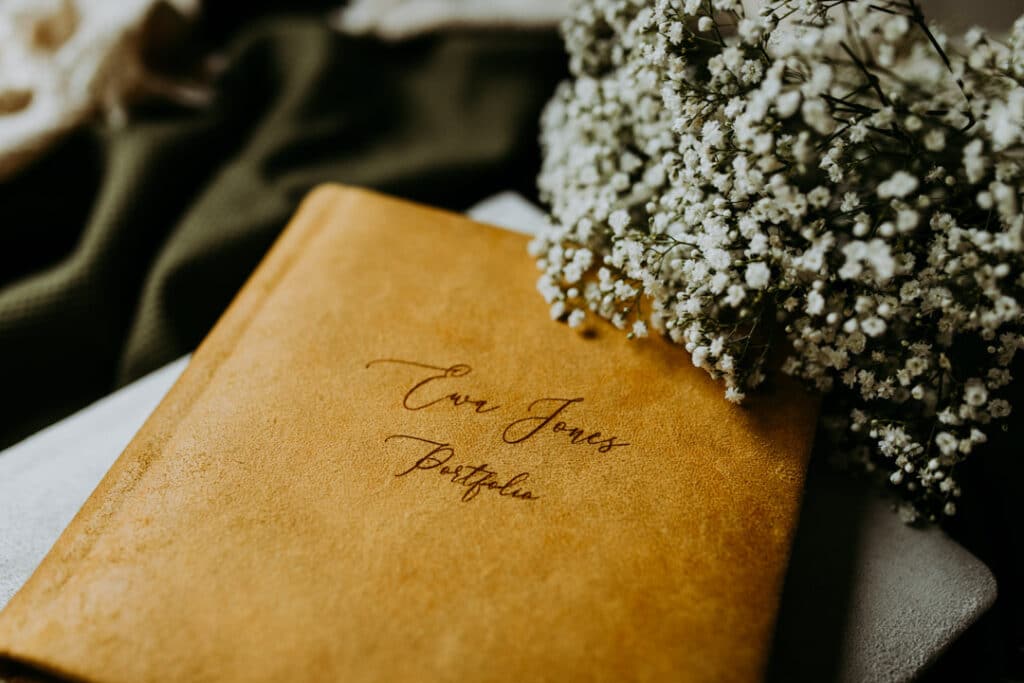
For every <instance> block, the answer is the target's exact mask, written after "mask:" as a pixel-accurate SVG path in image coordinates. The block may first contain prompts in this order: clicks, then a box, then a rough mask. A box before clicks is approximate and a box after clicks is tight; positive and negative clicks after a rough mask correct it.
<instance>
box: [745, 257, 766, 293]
mask: <svg viewBox="0 0 1024 683" xmlns="http://www.w3.org/2000/svg"><path fill="white" fill-rule="evenodd" d="M771 274H772V273H771V270H770V269H769V268H768V264H766V263H763V262H761V261H758V262H755V263H750V264H748V265H747V270H746V273H745V275H744V279H745V280H746V283H747V287H750V288H751V289H764V288H765V287H767V286H768V281H769V280H770V279H771Z"/></svg>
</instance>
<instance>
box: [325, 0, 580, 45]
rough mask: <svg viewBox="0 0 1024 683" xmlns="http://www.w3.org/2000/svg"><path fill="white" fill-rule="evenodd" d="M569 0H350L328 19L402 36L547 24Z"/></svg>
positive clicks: (346, 27)
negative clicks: (452, 30)
mask: <svg viewBox="0 0 1024 683" xmlns="http://www.w3.org/2000/svg"><path fill="white" fill-rule="evenodd" d="M571 7H572V2H571V0H352V2H351V3H349V4H348V6H346V7H345V8H343V9H341V10H339V11H338V12H337V13H336V14H335V15H334V19H333V24H334V26H335V27H336V28H338V29H339V30H341V31H344V32H345V33H354V34H365V33H371V34H374V35H377V36H379V37H381V38H385V39H387V40H402V39H405V38H410V37H412V36H415V35H419V34H422V33H431V32H434V31H441V30H447V29H459V28H552V27H554V26H557V25H558V22H560V21H561V20H562V19H563V18H564V17H566V16H567V15H568V14H569V12H570V10H571Z"/></svg>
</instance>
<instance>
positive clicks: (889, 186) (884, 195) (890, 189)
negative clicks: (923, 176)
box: [877, 171, 918, 199]
mask: <svg viewBox="0 0 1024 683" xmlns="http://www.w3.org/2000/svg"><path fill="white" fill-rule="evenodd" d="M917 185H918V181H917V178H915V177H914V176H912V175H910V174H909V173H907V172H906V171H896V172H895V173H893V174H892V176H891V177H890V178H889V179H888V180H885V181H883V182H881V183H879V184H878V189H877V193H878V196H879V197H880V198H881V199H889V198H891V197H906V196H907V195H908V194H910V193H911V192H913V191H914V190H916V189H917Z"/></svg>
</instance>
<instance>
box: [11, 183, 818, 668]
mask: <svg viewBox="0 0 1024 683" xmlns="http://www.w3.org/2000/svg"><path fill="white" fill-rule="evenodd" d="M525 246H526V238H524V237H522V236H519V235H515V234H511V233H508V232H505V231H502V230H498V229H495V228H490V227H485V226H481V225H478V224H475V223H473V222H471V221H469V220H467V219H465V218H462V217H459V216H456V215H452V214H449V213H445V212H442V211H437V210H433V209H428V208H423V207H419V206H415V205H413V204H409V203H405V202H401V201H398V200H394V199H389V198H386V197H383V196H380V195H376V194H373V193H370V192H366V191H362V190H356V189H348V188H342V187H334V186H332V187H324V188H320V189H318V190H316V191H315V192H314V193H313V194H312V195H311V196H310V197H309V198H308V199H307V200H306V201H305V202H304V203H303V205H302V207H301V209H300V211H299V212H298V214H297V215H296V217H295V219H294V220H293V221H292V224H291V225H290V226H289V228H288V229H287V230H286V231H285V233H284V235H283V236H282V237H281V239H280V240H279V242H278V244H277V245H276V246H275V247H274V248H273V250H272V251H271V253H270V254H269V255H268V256H267V258H266V259H265V260H264V262H263V263H262V264H261V266H260V267H259V268H258V270H257V271H256V273H255V274H254V275H253V277H252V278H251V280H250V281H249V283H248V284H247V285H246V286H245V288H244V289H243V290H242V292H241V293H240V294H239V295H238V297H237V298H236V300H235V301H234V303H233V304H232V305H231V307H230V308H229V310H228V311H227V312H226V313H225V315H224V316H223V318H222V319H221V320H220V322H219V323H218V324H217V326H216V328H215V329H214V330H213V332H212V333H211V334H210V335H209V337H208V338H207V339H206V341H205V342H203V344H202V346H201V347H200V348H199V350H198V351H197V352H196V354H195V356H194V358H193V360H192V362H191V364H190V365H189V367H188V369H187V371H186V372H185V374H184V376H183V377H182V379H181V380H180V381H179V382H178V383H177V385H176V386H175V387H174V389H173V390H172V391H171V392H170V393H169V395H168V396H167V398H166V399H165V400H164V401H163V403H162V404H161V405H160V407H159V408H158V409H157V410H156V412H155V413H154V414H153V415H152V416H151V417H150V419H149V420H148V422H147V423H146V425H145V426H144V427H143V428H142V430H141V431H140V432H139V433H138V435H137V436H136V437H135V439H134V441H133V442H132V443H131V445H129V446H128V448H127V449H126V450H125V452H124V454H123V455H122V456H121V457H120V459H119V460H118V462H117V463H116V464H115V466H114V467H113V468H112V469H111V471H110V472H109V473H108V475H107V476H106V478H105V479H104V480H103V482H102V483H101V484H100V486H99V487H98V488H97V490H96V491H95V493H94V494H93V495H92V497H91V498H90V499H89V501H88V502H87V503H86V505H85V506H84V507H83V509H82V511H81V512H80V513H79V515H78V516H77V517H76V518H75V520H74V521H73V522H72V523H71V525H70V526H69V527H68V529H67V530H66V531H65V533H64V534H63V535H62V537H61V538H60V540H59V541H58V542H57V544H56V545H55V546H54V548H53V549H52V551H51V552H50V553H49V555H48V556H47V558H46V559H45V560H44V561H43V563H42V565H41V566H40V567H39V569H38V570H37V571H36V573H35V574H34V575H33V576H32V578H31V579H30V581H29V582H28V583H27V584H26V586H25V587H24V588H23V589H22V590H21V592H20V593H18V594H17V595H16V596H15V597H14V598H13V599H12V600H11V602H10V603H9V604H8V606H7V607H6V609H5V610H4V611H3V612H2V614H0V654H2V655H4V656H6V657H9V658H13V659H16V660H19V661H22V662H28V663H30V664H32V665H34V666H37V667H39V668H41V669H43V670H46V671H50V672H54V673H57V674H60V675H65V676H69V677H72V678H77V679H82V680H86V681H103V682H109V683H117V682H122V681H123V682H132V683H137V682H140V681H169V680H175V681H284V680H287V681H305V680H315V681H322V680H336V681H464V680H472V681H520V680H522V681H566V680H609V681H619V680H690V681H700V680H708V681H724V680H755V679H757V678H759V677H760V676H761V674H762V672H763V669H764V666H765V663H766V658H767V655H768V651H769V648H770V643H771V636H772V630H773V626H774V621H775V615H776V610H777V605H778V599H779V593H780V589H781V584H782V580H783V575H784V571H785V568H786V562H787V558H788V553H789V547H790V541H791V537H792V533H793V529H794V525H795V521H796V517H797V510H798V504H799V498H800V492H801V487H802V485H803V477H804V471H805V465H806V459H807V456H808V451H809V447H810V442H811V437H812V433H813V423H814V420H813V415H814V411H815V402H814V400H813V399H811V398H809V397H808V396H807V395H805V394H804V393H802V392H801V391H799V390H798V389H797V388H796V387H795V386H794V385H792V384H788V383H786V382H785V381H780V382H779V383H778V384H777V385H776V389H775V393H773V394H771V395H767V396H761V397H759V398H757V399H755V400H754V401H751V402H750V404H749V405H747V406H745V407H742V408H740V407H736V406H733V405H731V404H729V403H727V402H726V401H725V400H724V399H723V398H722V390H721V387H719V386H717V385H716V384H715V383H714V382H713V381H712V380H710V379H709V378H708V377H707V376H706V375H705V374H704V373H703V371H701V370H698V369H695V368H694V367H693V366H692V364H691V363H690V361H689V358H688V356H687V355H686V354H685V352H683V351H682V350H681V349H678V348H674V347H671V346H670V345H669V344H667V343H665V342H663V341H661V340H659V339H654V338H651V339H645V340H634V341H630V340H627V339H626V338H625V337H624V335H623V334H622V333H621V332H619V331H617V330H613V329H611V328H606V327H598V328H597V329H596V330H595V331H594V333H593V334H590V335H586V336H581V335H580V334H579V333H577V332H576V331H574V330H571V329H569V328H568V326H566V325H562V324H557V323H554V322H552V321H551V320H549V319H548V316H547V312H546V305H545V304H544V302H543V300H542V299H541V298H540V296H538V295H537V293H536V292H535V290H534V282H535V281H536V270H535V266H534V264H533V262H532V260H531V259H530V257H529V256H528V255H527V254H526V249H525Z"/></svg>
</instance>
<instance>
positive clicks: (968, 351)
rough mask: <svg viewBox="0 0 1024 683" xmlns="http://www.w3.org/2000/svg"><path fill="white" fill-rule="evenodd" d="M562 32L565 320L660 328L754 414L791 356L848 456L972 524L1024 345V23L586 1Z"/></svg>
mask: <svg viewBox="0 0 1024 683" xmlns="http://www.w3.org/2000/svg"><path fill="white" fill-rule="evenodd" d="M564 36H565V41H566V45H567V49H568V52H569V55H570V69H571V73H572V76H573V78H572V79H571V80H570V81H567V82H565V83H563V84H562V85H561V86H560V88H559V90H558V92H557V93H556V95H555V97H554V99H553V100H552V102H551V103H550V104H549V105H548V107H547V109H546V111H545V114H544V117H543V121H542V130H543V132H542V146H543V149H544V155H545V156H544V164H543V168H542V171H541V175H540V178H539V186H540V190H541V193H542V197H543V199H544V200H545V201H546V202H548V203H549V204H550V207H551V213H552V225H551V226H550V227H549V229H548V230H547V231H546V232H544V233H543V234H542V235H540V236H539V237H538V238H537V239H536V240H535V241H534V242H533V243H532V244H531V250H532V253H533V254H534V255H535V256H536V257H537V260H538V265H539V267H540V269H541V270H542V271H543V275H542V276H541V278H540V281H539V283H538V288H539V289H540V291H541V293H542V294H543V295H544V297H545V298H546V299H547V301H548V302H549V303H550V304H551V315H552V317H554V318H566V319H567V320H568V322H569V324H570V325H572V326H573V327H582V326H584V325H585V321H586V318H587V316H588V315H597V316H600V317H602V318H606V319H608V320H610V321H611V322H612V323H613V324H614V325H615V326H617V327H619V328H620V329H623V330H628V333H629V335H630V336H637V337H642V336H644V335H646V334H647V332H648V327H650V328H652V329H654V330H657V331H658V332H661V333H663V334H665V335H667V336H668V337H669V338H670V339H672V340H673V341H674V342H676V343H678V344H680V345H683V346H685V348H686V349H687V351H689V352H690V354H691V357H692V359H693V363H694V365H696V366H697V367H701V368H704V369H705V370H706V371H707V372H709V373H710V374H711V375H712V376H714V377H717V378H721V379H722V380H724V384H725V392H726V397H727V398H728V399H730V400H732V401H736V402H740V401H742V400H743V398H744V395H745V394H746V393H747V392H748V391H750V390H751V389H753V388H754V387H756V386H758V385H759V384H760V383H761V382H762V381H763V380H764V379H765V376H766V374H765V365H766V362H767V359H768V357H769V352H770V350H771V349H773V348H775V347H778V348H779V349H780V350H781V352H782V355H783V356H784V357H786V360H785V362H784V364H783V370H784V371H785V372H788V373H790V374H793V375H796V376H798V377H801V378H803V379H804V380H806V381H807V382H809V383H810V384H811V385H812V386H814V387H815V388H817V389H818V390H821V391H823V392H831V396H830V399H829V401H828V403H827V406H829V409H830V410H831V411H832V412H833V418H834V416H835V414H840V415H841V417H842V424H843V425H844V426H843V430H844V434H845V438H846V440H847V444H846V450H847V451H848V452H852V453H857V454H859V455H858V457H859V459H860V460H861V461H862V462H863V463H864V464H865V466H867V467H868V469H874V468H877V467H883V468H885V471H886V472H887V473H888V476H889V480H890V481H891V483H892V485H894V486H896V487H900V488H901V489H902V490H903V492H904V493H906V494H907V498H908V499H909V500H911V501H913V502H914V503H915V509H916V510H919V511H922V512H925V513H926V514H929V515H932V514H933V513H934V512H936V511H940V510H941V511H943V512H945V514H953V513H954V512H955V510H956V503H955V499H956V498H957V497H958V496H959V495H960V488H959V485H958V483H957V481H956V479H955V476H954V475H955V470H956V467H957V465H958V464H959V463H960V462H961V461H962V460H963V459H964V458H965V457H966V456H968V455H969V454H970V453H971V452H972V450H974V448H975V447H976V446H977V445H978V444H981V443H984V442H985V440H986V431H987V430H989V429H991V426H992V423H993V421H996V420H999V419H1001V418H1005V417H1006V416H1007V415H1008V414H1009V413H1010V405H1009V403H1008V402H1007V401H1006V400H1005V399H1003V398H1000V396H999V394H1000V390H1002V389H1003V388H1004V387H1006V385H1007V384H1008V383H1009V382H1010V381H1011V377H1010V373H1009V370H1008V367H1009V366H1010V364H1011V362H1012V360H1013V358H1014V355H1015V353H1016V352H1017V350H1018V349H1020V348H1022V347H1024V334H1022V333H1024V323H1022V312H1021V302H1024V268H1022V265H1024V215H1022V213H1021V199H1022V194H1024V18H1022V19H1021V20H1018V21H1017V22H1016V24H1015V25H1014V27H1013V31H1012V34H1011V36H1010V37H1009V39H1008V40H1007V41H1006V42H999V41H997V40H995V39H994V38H992V37H989V36H987V35H985V34H984V33H982V32H981V31H978V30H972V31H970V32H968V34H967V35H966V36H964V38H963V41H962V47H960V48H959V49H958V50H954V49H953V45H952V42H951V41H950V39H949V38H947V37H946V36H945V35H943V34H941V33H940V32H938V30H937V29H935V28H933V27H929V26H928V24H927V23H926V22H925V20H924V17H923V16H922V13H921V11H920V8H919V7H918V5H917V3H916V2H915V0H873V1H872V0H827V1H824V0H770V1H769V2H767V3H766V4H765V5H764V6H763V8H762V9H761V10H760V11H759V12H758V13H756V14H751V13H747V12H746V11H745V10H744V7H743V5H742V3H741V2H740V0H657V2H655V3H653V4H649V3H645V2H640V1H638V0H587V1H585V2H583V3H582V4H580V5H579V7H578V10H577V11H576V13H575V15H574V16H573V17H572V18H571V19H570V20H569V21H567V23H566V25H565V26H564ZM787 356H788V357H787ZM827 422H829V421H827ZM830 422H835V420H834V419H833V420H831V421H830ZM851 441H852V444H851V443H849V442H851Z"/></svg>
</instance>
